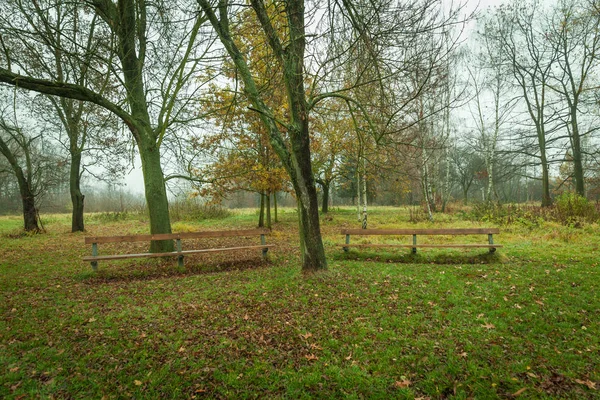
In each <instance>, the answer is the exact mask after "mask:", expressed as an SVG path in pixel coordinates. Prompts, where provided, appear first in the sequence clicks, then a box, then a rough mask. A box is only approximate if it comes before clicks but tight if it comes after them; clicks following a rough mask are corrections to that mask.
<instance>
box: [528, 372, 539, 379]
mask: <svg viewBox="0 0 600 400" xmlns="http://www.w3.org/2000/svg"><path fill="white" fill-rule="evenodd" d="M527 376H529V377H530V378H535V379H537V377H538V376H537V375H536V374H534V373H533V372H528V373H527Z"/></svg>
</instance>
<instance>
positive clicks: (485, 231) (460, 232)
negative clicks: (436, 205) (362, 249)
mask: <svg viewBox="0 0 600 400" xmlns="http://www.w3.org/2000/svg"><path fill="white" fill-rule="evenodd" d="M495 233H500V229H498V228H465V229H446V228H442V229H342V235H479V234H495Z"/></svg>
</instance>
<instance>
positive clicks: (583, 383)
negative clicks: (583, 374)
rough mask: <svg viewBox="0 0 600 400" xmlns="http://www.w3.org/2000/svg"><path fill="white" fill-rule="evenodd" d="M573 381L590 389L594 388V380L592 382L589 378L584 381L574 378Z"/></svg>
mask: <svg viewBox="0 0 600 400" xmlns="http://www.w3.org/2000/svg"><path fill="white" fill-rule="evenodd" d="M575 382H577V383H579V384H580V385H585V386H587V387H588V388H590V389H592V390H596V382H592V381H590V380H589V379H587V380H585V381H582V380H581V379H575Z"/></svg>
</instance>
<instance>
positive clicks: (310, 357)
mask: <svg viewBox="0 0 600 400" xmlns="http://www.w3.org/2000/svg"><path fill="white" fill-rule="evenodd" d="M304 358H306V359H307V360H308V361H316V360H318V359H319V357H317V356H315V355H314V354H308V355H306V356H304Z"/></svg>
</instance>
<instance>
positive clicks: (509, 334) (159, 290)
mask: <svg viewBox="0 0 600 400" xmlns="http://www.w3.org/2000/svg"><path fill="white" fill-rule="evenodd" d="M279 217H280V222H279V223H278V224H276V225H275V227H274V232H273V234H272V235H271V236H270V237H269V238H268V240H267V242H268V243H275V244H277V245H278V247H277V248H276V249H274V250H272V251H271V252H270V261H269V262H263V261H261V258H260V252H251V253H224V254H212V255H210V256H194V257H188V258H187V259H186V267H185V268H184V269H180V268H178V267H177V266H176V264H177V263H176V261H175V260H160V261H157V260H144V259H140V260H126V261H114V262H112V261H107V262H100V264H99V271H98V273H93V272H92V271H91V268H90V266H89V264H85V263H83V262H82V261H81V257H82V256H84V255H88V254H90V252H91V250H90V248H88V247H87V246H85V245H84V244H83V239H84V236H85V235H113V234H121V233H146V232H147V231H148V224H147V221H146V220H145V219H144V218H139V217H136V216H131V215H130V216H125V218H123V219H119V218H114V219H111V218H110V216H107V215H92V216H89V217H88V219H87V229H88V232H87V233H86V234H71V233H69V230H70V221H69V216H67V215H48V216H44V222H45V227H46V229H47V230H48V233H46V234H43V235H36V236H22V235H18V234H16V233H17V232H18V228H19V226H20V222H21V221H20V219H19V218H17V217H0V288H1V291H0V296H1V297H0V371H1V372H0V397H2V398H17V399H21V398H38V397H39V398H106V399H111V398H122V397H125V398H128V397H135V398H198V399H201V398H257V397H258V398H265V397H266V398H293V399H296V398H382V399H387V398H406V399H413V398H415V399H418V398H420V399H442V398H456V399H466V398H477V399H488V398H512V397H518V398H572V399H582V398H583V399H585V398H590V399H591V398H600V339H599V338H600V300H599V295H598V293H599V289H600V288H599V286H600V269H599V265H600V257H599V252H598V245H599V243H600V229H599V227H598V226H597V225H585V226H583V227H581V228H572V227H563V226H560V225H558V224H553V223H547V222H540V223H537V224H534V225H531V224H520V223H516V224H513V225H510V226H501V227H500V228H501V234H500V235H498V237H496V238H495V242H496V243H500V244H503V245H504V246H505V247H504V248H502V249H500V250H499V251H498V252H497V253H495V254H494V255H489V254H487V253H486V250H485V249H479V250H477V249H475V250H462V249H423V250H419V253H418V254H417V255H411V254H410V249H398V250H388V249H386V250H381V251H380V250H372V251H371V250H361V251H356V250H352V251H350V252H349V253H348V254H344V253H343V251H342V250H341V249H340V248H339V247H336V246H335V245H334V244H335V243H342V242H343V239H344V238H343V236H342V235H340V234H339V230H340V228H342V227H345V228H350V227H359V226H360V225H359V223H357V222H356V215H355V213H354V212H353V211H352V210H350V209H342V210H334V211H333V212H332V213H330V214H329V215H328V216H327V217H326V218H323V219H322V221H323V232H324V241H325V245H326V251H327V253H328V259H329V270H328V271H327V272H325V273H321V274H316V275H312V276H303V275H302V273H301V272H300V266H299V259H298V250H297V247H298V244H297V239H296V237H295V234H294V232H296V230H297V226H296V222H295V221H296V214H295V212H294V211H293V210H290V209H287V210H282V211H281V212H280V215H279ZM369 218H370V227H371V228H393V227H398V228H400V227H478V226H494V224H482V223H475V222H468V221H464V220H461V219H459V218H458V217H456V216H440V217H439V218H440V221H438V222H436V224H429V223H424V222H423V223H417V224H414V223H410V222H408V220H409V210H407V209H403V208H383V207H382V208H375V209H373V210H372V212H371V214H370V216H369ZM256 220H257V216H256V213H255V212H254V211H251V212H249V211H240V212H233V213H232V215H231V216H229V217H226V218H220V219H215V220H202V221H179V222H176V223H174V230H175V231H186V230H198V229H228V228H230V229H241V228H252V227H254V226H255V223H256ZM227 240H234V242H231V241H230V242H228V243H229V244H241V243H246V242H247V243H249V244H258V243H257V242H256V240H257V238H249V239H245V240H236V239H227ZM390 240H391V239H390V238H378V237H363V238H356V240H353V242H355V243H360V242H361V241H364V242H367V241H370V242H374V241H380V242H381V243H384V242H386V241H390ZM402 240H404V241H406V242H407V243H408V242H409V241H410V238H409V237H405V238H403V239H402ZM425 240H428V241H429V242H435V241H440V242H442V241H456V242H462V241H463V240H465V238H450V237H431V238H428V239H425V238H423V240H422V241H423V242H425ZM470 240H480V241H481V242H485V241H486V240H487V238H486V237H483V235H482V236H481V237H479V238H477V237H475V238H472V239H470ZM255 242H256V243H255ZM221 244H226V241H225V240H224V239H216V240H214V241H212V242H210V243H209V245H221ZM190 245H196V244H195V243H192V244H188V245H187V246H190ZM136 246H137V245H136V244H124V245H100V254H103V253H104V254H110V253H111V252H134V251H137V250H140V249H141V250H143V247H145V244H140V246H142V247H136ZM185 246H186V244H185V243H184V247H185Z"/></svg>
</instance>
